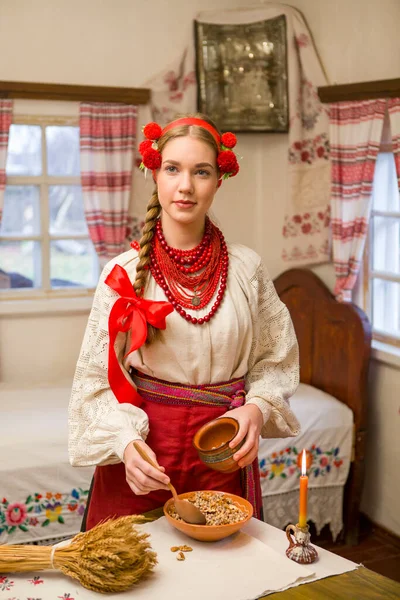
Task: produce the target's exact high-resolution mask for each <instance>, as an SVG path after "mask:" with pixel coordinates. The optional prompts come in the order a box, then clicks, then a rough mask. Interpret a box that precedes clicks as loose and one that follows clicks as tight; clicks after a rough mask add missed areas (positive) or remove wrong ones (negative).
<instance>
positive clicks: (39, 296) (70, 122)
mask: <svg viewBox="0 0 400 600" xmlns="http://www.w3.org/2000/svg"><path fill="white" fill-rule="evenodd" d="M12 125H36V126H40V127H41V134H42V137H41V144H42V165H43V166H45V165H47V147H46V126H52V125H59V126H72V127H79V118H77V117H75V116H74V117H71V116H54V115H49V116H46V115H23V114H19V115H15V116H13V119H12ZM44 170H45V169H43V171H44ZM6 185H34V186H37V187H39V199H40V224H41V232H42V233H41V235H29V236H23V235H20V236H18V235H12V236H7V235H2V236H1V239H3V240H12V241H23V240H29V241H39V242H41V245H42V248H41V253H42V254H41V256H42V260H41V269H42V270H41V278H42V285H41V287H40V288H21V289H17V288H11V289H4V290H2V291H1V294H0V301H14V300H35V301H36V300H44V299H62V298H66V299H68V298H79V297H85V296H90V297H91V298H92V296H93V293H94V290H95V287H96V286H92V287H84V286H82V287H71V288H52V287H51V282H50V243H51V241H54V240H57V239H62V240H68V239H73V240H79V239H85V240H87V239H89V240H90V236H89V235H88V234H86V233H82V234H79V233H77V234H74V235H66V234H61V235H54V234H51V235H50V233H49V231H48V224H49V202H48V199H49V198H48V188H49V186H50V185H79V186H81V185H82V181H81V177H80V176H52V175H48V174H47V173H43V172H42V174H41V175H27V176H25V175H11V176H6ZM100 270H101V269H100V265H98V273H97V276H99V275H100ZM97 278H98V277H97ZM7 312H8V311H7ZM28 312H30V310H29V311H28Z"/></svg>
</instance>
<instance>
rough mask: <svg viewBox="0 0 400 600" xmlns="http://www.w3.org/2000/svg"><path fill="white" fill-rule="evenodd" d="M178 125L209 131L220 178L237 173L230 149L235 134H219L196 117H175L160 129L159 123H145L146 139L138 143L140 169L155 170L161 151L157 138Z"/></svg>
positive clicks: (234, 143) (234, 157)
mask: <svg viewBox="0 0 400 600" xmlns="http://www.w3.org/2000/svg"><path fill="white" fill-rule="evenodd" d="M180 125H196V126H197V127H202V128H203V129H206V130H207V131H208V132H209V133H211V135H212V136H213V138H214V139H215V141H216V143H217V146H218V156H217V165H218V169H219V171H220V173H221V174H222V179H228V177H234V176H235V175H237V174H238V172H239V163H238V161H237V158H236V154H235V153H234V152H233V150H232V149H233V148H234V147H235V146H236V142H237V139H236V136H235V134H234V133H231V132H226V133H224V134H222V135H220V134H219V133H218V131H217V130H216V129H215V128H214V127H213V126H212V125H210V123H207V121H204V120H203V119H198V118H197V117H185V118H183V119H177V120H176V121H172V123H169V124H168V125H167V126H166V127H164V129H161V127H160V125H158V124H157V123H154V122H151V123H148V124H147V125H145V126H144V127H143V135H144V137H145V138H146V139H145V140H143V142H141V143H140V144H139V152H140V154H141V155H142V162H141V164H140V168H141V169H150V170H152V171H155V170H157V169H159V168H160V167H161V153H160V151H159V149H158V140H159V139H160V137H161V136H162V135H164V133H166V132H167V131H170V130H171V129H174V128H175V127H179V126H180Z"/></svg>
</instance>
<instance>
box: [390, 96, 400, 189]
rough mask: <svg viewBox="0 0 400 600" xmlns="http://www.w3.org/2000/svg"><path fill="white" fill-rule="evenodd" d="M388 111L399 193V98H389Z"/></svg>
mask: <svg viewBox="0 0 400 600" xmlns="http://www.w3.org/2000/svg"><path fill="white" fill-rule="evenodd" d="M388 113H389V119H390V128H391V131H392V149H393V154H394V162H395V164H396V171H397V184H398V188H399V193H400V98H389V100H388Z"/></svg>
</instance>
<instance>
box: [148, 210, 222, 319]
mask: <svg viewBox="0 0 400 600" xmlns="http://www.w3.org/2000/svg"><path fill="white" fill-rule="evenodd" d="M228 266H229V257H228V249H227V246H226V242H225V240H224V236H223V235H222V232H221V231H220V230H219V229H218V227H216V226H215V225H214V224H213V223H212V222H211V221H210V220H209V219H208V217H207V219H206V226H205V230H204V236H203V239H202V241H201V242H200V244H199V245H198V246H196V248H193V249H192V250H178V249H176V248H172V247H171V246H168V244H167V242H166V240H165V238H164V235H163V232H162V228H161V222H160V220H158V221H157V224H156V235H155V236H154V238H153V244H152V251H151V255H150V270H151V273H152V275H153V277H154V279H155V281H156V282H157V284H158V285H159V286H160V287H161V288H162V289H163V290H164V293H165V295H166V297H167V299H168V300H169V302H170V303H171V304H172V306H173V307H174V309H175V310H176V311H177V312H178V313H179V314H180V315H181V317H183V318H184V319H186V320H187V321H190V322H191V323H193V324H195V325H203V324H204V323H207V322H208V321H210V319H211V318H212V317H213V316H214V315H215V313H216V312H217V310H218V309H219V307H220V304H221V302H222V299H223V297H224V293H225V290H226V282H227V278H228ZM218 284H219V289H218V292H217V288H218ZM216 292H217V294H216V298H215V302H214V304H213V305H212V307H211V309H210V311H209V313H208V314H207V315H205V316H204V317H200V318H197V317H192V316H191V315H190V314H189V313H187V312H186V310H185V308H186V309H191V310H200V309H202V308H204V307H205V306H207V304H209V302H210V301H211V299H212V298H213V297H214V295H215V293H216Z"/></svg>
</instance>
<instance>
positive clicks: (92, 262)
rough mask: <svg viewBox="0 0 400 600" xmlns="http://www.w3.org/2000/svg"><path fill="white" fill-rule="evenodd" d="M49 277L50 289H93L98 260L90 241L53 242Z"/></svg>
mask: <svg viewBox="0 0 400 600" xmlns="http://www.w3.org/2000/svg"><path fill="white" fill-rule="evenodd" d="M50 245H51V256H50V277H51V285H52V287H95V286H96V284H97V280H98V276H99V266H98V259H97V256H96V253H95V250H94V247H93V244H92V241H91V240H53V241H52V242H51V244H50Z"/></svg>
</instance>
